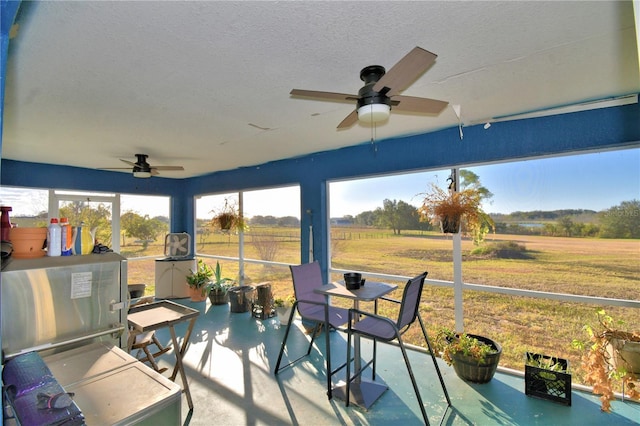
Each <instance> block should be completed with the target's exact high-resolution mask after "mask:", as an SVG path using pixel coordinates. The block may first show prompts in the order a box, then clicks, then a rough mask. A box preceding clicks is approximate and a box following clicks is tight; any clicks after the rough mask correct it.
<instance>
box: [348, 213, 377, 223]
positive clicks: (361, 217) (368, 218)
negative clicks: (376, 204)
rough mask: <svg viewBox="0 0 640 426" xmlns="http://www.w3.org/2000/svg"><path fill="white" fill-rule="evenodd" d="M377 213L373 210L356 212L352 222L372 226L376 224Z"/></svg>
mask: <svg viewBox="0 0 640 426" xmlns="http://www.w3.org/2000/svg"><path fill="white" fill-rule="evenodd" d="M376 217H377V213H376V212H374V211H371V210H369V211H366V212H362V213H360V214H358V215H357V216H356V217H355V219H354V221H353V223H355V224H356V225H360V226H374V225H375V224H376Z"/></svg>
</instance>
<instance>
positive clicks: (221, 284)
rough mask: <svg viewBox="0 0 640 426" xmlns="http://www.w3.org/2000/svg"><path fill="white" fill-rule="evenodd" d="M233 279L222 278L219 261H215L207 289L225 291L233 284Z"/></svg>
mask: <svg viewBox="0 0 640 426" xmlns="http://www.w3.org/2000/svg"><path fill="white" fill-rule="evenodd" d="M234 282H235V281H234V280H233V279H231V278H223V277H222V267H221V266H220V262H218V261H216V267H215V269H214V270H213V279H212V280H209V283H208V284H207V290H208V291H209V292H211V291H219V292H221V293H226V292H227V290H229V289H230V288H231V287H232V286H233V284H234Z"/></svg>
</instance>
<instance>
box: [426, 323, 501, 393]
mask: <svg viewBox="0 0 640 426" xmlns="http://www.w3.org/2000/svg"><path fill="white" fill-rule="evenodd" d="M435 349H436V350H437V351H438V352H440V353H442V359H443V360H444V361H445V362H446V363H447V364H448V365H453V369H454V370H455V372H456V374H457V375H458V377H460V378H461V379H463V380H466V381H470V382H474V383H487V382H488V381H490V380H491V379H492V378H493V375H494V374H495V372H496V369H497V368H498V362H500V355H501V354H502V347H501V346H500V345H499V344H498V343H497V342H495V341H493V340H492V339H489V338H488V337H484V336H478V335H475V334H467V333H456V332H454V331H452V330H450V329H448V328H446V327H443V328H441V329H440V330H439V331H438V333H437V334H436V338H435Z"/></svg>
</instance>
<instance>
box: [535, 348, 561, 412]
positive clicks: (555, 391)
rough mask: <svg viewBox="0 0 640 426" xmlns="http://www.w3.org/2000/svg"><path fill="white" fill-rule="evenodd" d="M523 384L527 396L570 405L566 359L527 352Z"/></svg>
mask: <svg viewBox="0 0 640 426" xmlns="http://www.w3.org/2000/svg"><path fill="white" fill-rule="evenodd" d="M524 383H525V386H524V390H525V394H526V395H528V396H533V397H536V398H541V399H547V400H550V401H554V402H557V403H560V404H564V405H569V406H570V405H571V374H570V371H569V361H567V360H566V359H563V358H557V357H552V356H547V355H542V354H536V353H533V352H527V354H526V359H525V366H524Z"/></svg>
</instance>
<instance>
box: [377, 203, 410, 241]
mask: <svg viewBox="0 0 640 426" xmlns="http://www.w3.org/2000/svg"><path fill="white" fill-rule="evenodd" d="M382 205H383V207H382V209H380V208H378V209H376V211H377V212H379V216H378V218H377V219H378V224H379V225H381V226H383V227H386V228H390V229H392V230H393V233H394V234H397V235H400V233H401V232H402V230H403V229H417V227H418V222H419V215H418V211H417V209H416V208H415V207H414V206H412V205H411V204H408V203H406V202H404V201H402V200H400V201H396V200H393V201H391V200H389V199H385V200H384V201H383V202H382Z"/></svg>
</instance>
